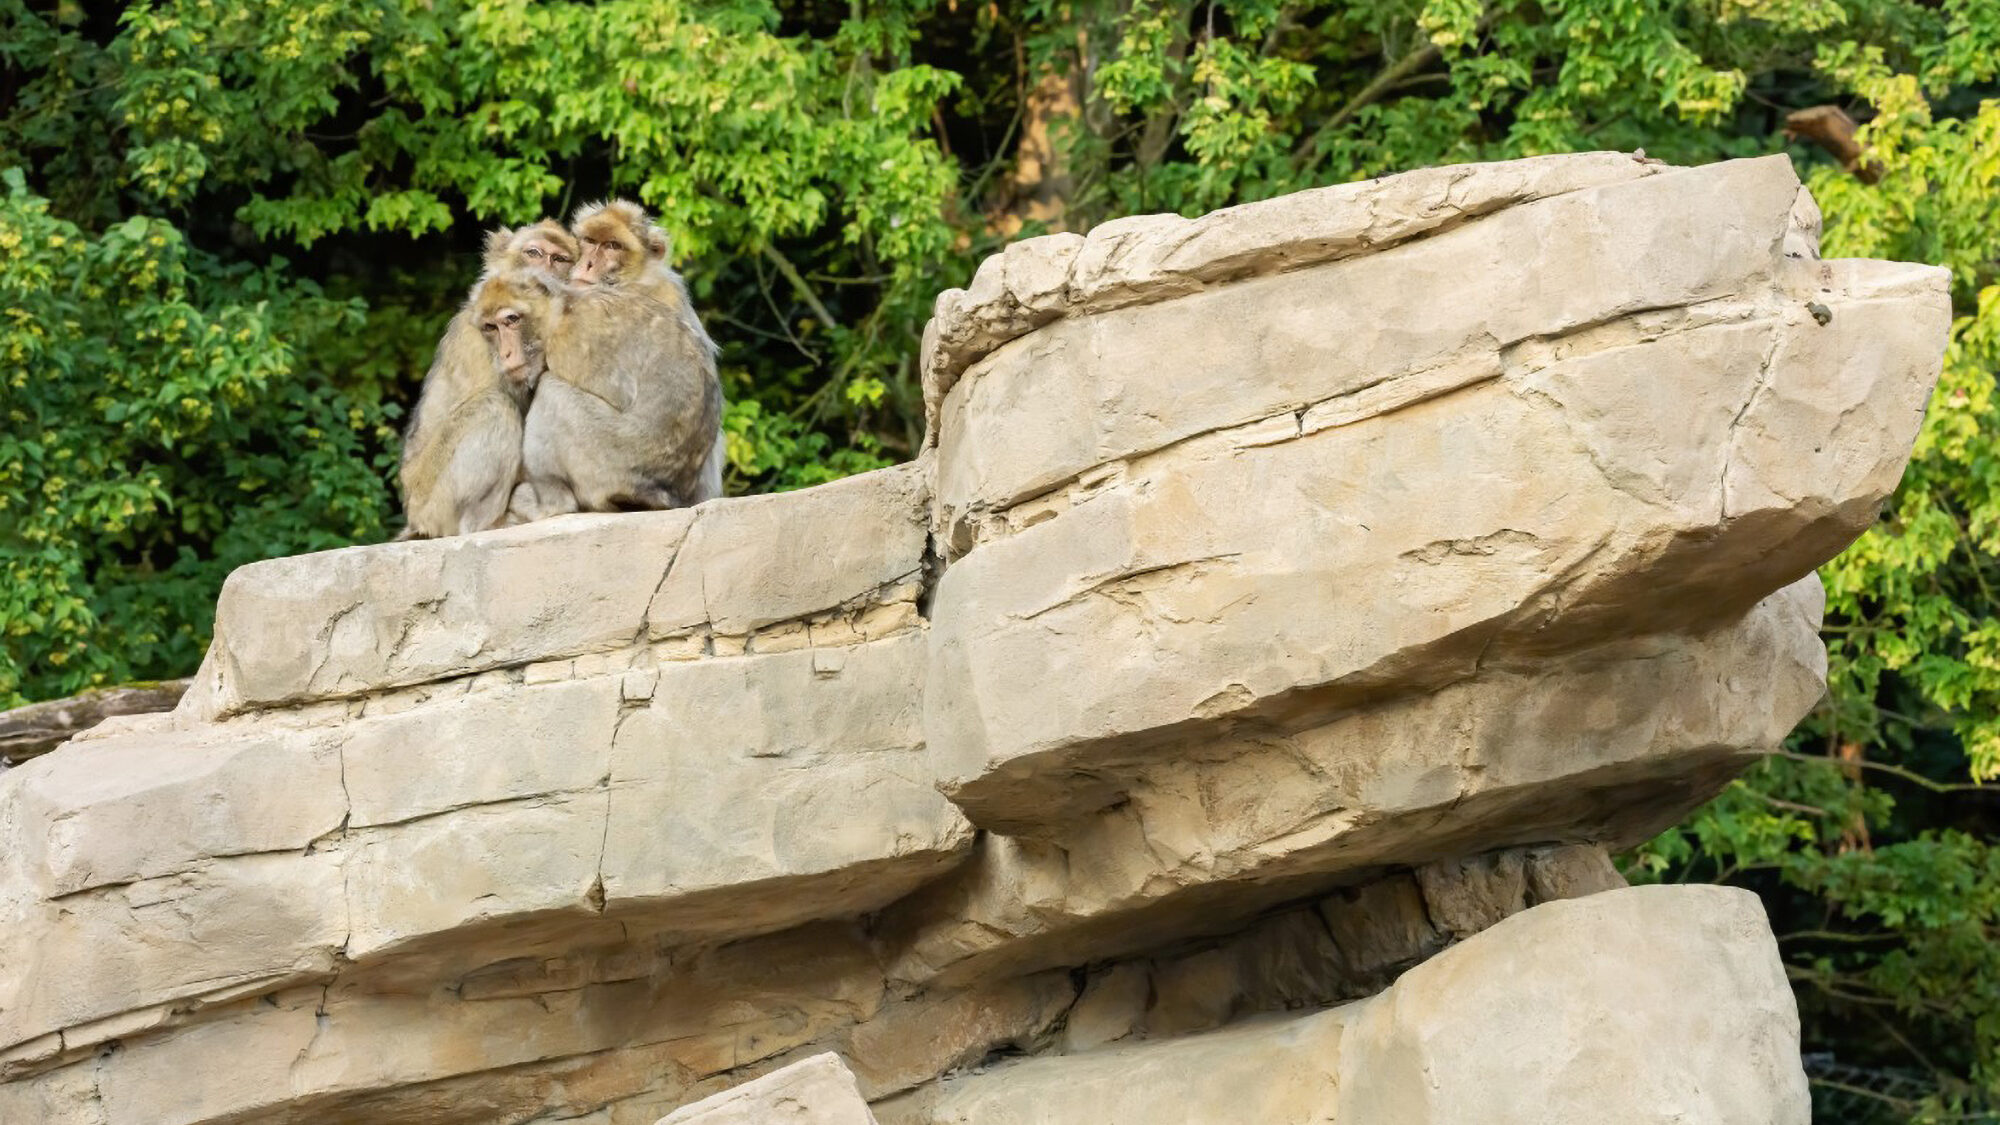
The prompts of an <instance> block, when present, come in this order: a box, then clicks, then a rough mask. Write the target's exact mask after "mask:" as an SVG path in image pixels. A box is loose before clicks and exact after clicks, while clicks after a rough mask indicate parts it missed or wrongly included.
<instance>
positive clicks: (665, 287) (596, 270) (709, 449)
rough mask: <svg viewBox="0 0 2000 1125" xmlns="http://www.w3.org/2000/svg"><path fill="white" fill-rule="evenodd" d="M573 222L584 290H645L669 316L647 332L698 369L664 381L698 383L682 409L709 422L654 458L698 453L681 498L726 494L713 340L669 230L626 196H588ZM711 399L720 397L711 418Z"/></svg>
mask: <svg viewBox="0 0 2000 1125" xmlns="http://www.w3.org/2000/svg"><path fill="white" fill-rule="evenodd" d="M570 229H571V230H572V232H573V233H574V234H575V235H576V238H577V242H578V244H579V246H580V253H581V257H580V258H579V259H578V262H577V271H576V275H575V278H574V280H575V281H576V282H577V283H578V287H579V291H580V292H583V293H590V292H595V291H605V290H609V291H614V292H618V293H622V294H626V295H633V296H641V297H644V298H646V299H647V300H649V301H651V302H653V305H654V308H655V313H656V315H660V316H663V317H664V318H665V323H663V324H659V325H651V326H649V328H648V331H650V332H652V333H654V334H655V335H656V337H657V341H658V346H659V347H660V348H661V349H662V354H664V355H668V356H674V357H679V360H680V362H684V363H686V364H688V365H689V366H690V367H691V368H692V371H690V372H677V373H675V377H674V378H672V379H668V380H666V381H665V384H662V385H666V384H673V385H682V384H685V385H688V386H695V385H697V384H698V385H699V388H700V393H699V394H694V395H689V396H687V397H685V398H683V400H682V401H681V402H680V404H679V410H680V415H688V414H694V415H699V416H700V417H701V418H703V419H708V421H707V422H706V423H705V425H706V428H704V429H701V430H698V431H687V433H686V436H683V437H678V438H674V439H672V440H676V441H686V442H691V443H693V448H691V449H686V450H672V451H653V452H652V453H650V454H648V457H649V458H650V459H651V460H652V461H654V462H658V463H662V464H663V463H666V462H673V463H676V464H677V463H679V462H680V461H681V460H683V459H685V457H686V456H690V455H697V454H698V463H699V466H700V471H699V472H698V473H697V476H696V478H695V479H694V480H692V481H677V482H676V483H675V484H674V485H673V490H674V497H675V499H676V503H677V504H698V503H700V502H702V501H703V500H708V499H712V498H714V497H717V496H720V495H722V464H723V462H722V449H723V443H722V413H721V402H722V386H721V382H720V380H719V379H718V377H717V373H716V368H715V357H716V347H715V341H714V340H712V339H710V338H709V335H708V332H707V330H706V329H704V328H703V327H702V324H701V319H700V317H698V316H696V315H695V311H694V302H693V301H691V300H690V299H689V298H688V292H687V285H686V283H685V282H683V281H682V280H681V276H680V274H679V273H677V272H675V270H674V268H673V265H672V263H671V262H670V261H669V253H670V250H671V244H670V242H669V240H668V238H667V236H666V233H665V232H664V231H662V230H660V228H659V227H657V226H655V225H654V224H653V222H652V220H651V219H650V218H648V217H647V215H646V211H645V209H644V208H642V207H640V206H639V205H638V204H636V203H634V202H632V201H631V200H626V199H614V200H610V201H608V202H600V203H590V204H586V205H584V206H583V207H580V208H578V209H577V211H576V213H575V215H574V216H572V218H571V221H570ZM614 321H615V318H612V319H608V320H606V321H605V323H606V326H607V328H609V327H611V326H612V324H613V323H614ZM604 343H605V346H607V347H609V346H612V345H611V344H610V343H609V342H604ZM589 381H590V380H589V379H588V378H587V377H586V378H584V379H583V380H582V382H583V383H588V382H589ZM573 382H574V380H573ZM711 402H712V403H714V407H713V416H712V418H711V417H710V409H711V407H710V404H711ZM548 409H555V407H553V406H551V407H550V408H548ZM669 413H671V412H669ZM680 415H676V416H675V418H674V420H673V422H672V423H671V427H670V428H672V429H673V430H674V431H676V432H680V431H683V430H685V426H684V425H683V423H684V422H685V421H686V418H684V417H681V416H680ZM663 417H664V415H663ZM570 428H572V427H571V425H570V424H569V423H567V422H565V423H563V424H561V425H556V424H555V420H553V419H552V420H550V424H549V425H545V426H543V427H541V429H543V430H547V431H549V432H554V431H556V430H559V429H560V430H565V431H567V430H569V429H570ZM529 429H530V431H531V432H530V434H529V436H528V441H529V443H530V444H531V445H532V444H533V443H534V442H535V441H536V433H535V432H534V431H536V430H537V427H536V426H535V425H534V424H533V419H532V418H531V419H530V427H529ZM527 456H528V458H529V460H530V461H534V460H535V454H534V453H533V452H530V453H529V454H528V455H527ZM532 475H533V474H532V473H530V476H532Z"/></svg>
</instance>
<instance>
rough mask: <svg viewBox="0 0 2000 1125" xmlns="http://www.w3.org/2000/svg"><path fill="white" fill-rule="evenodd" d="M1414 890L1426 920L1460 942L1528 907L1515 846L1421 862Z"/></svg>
mask: <svg viewBox="0 0 2000 1125" xmlns="http://www.w3.org/2000/svg"><path fill="white" fill-rule="evenodd" d="M1417 886H1419V887H1421V888H1422V889H1423V892H1424V909H1425V912H1426V913H1428V914H1429V915H1430V918H1431V921H1432V922H1433V923H1435V924H1436V925H1437V927H1438V928H1439V929H1441V930H1443V931H1444V932H1445V933H1447V934H1449V935H1451V936H1452V937H1453V938H1456V939H1458V940H1461V941H1462V940H1464V939H1466V938H1469V937H1471V936H1472V935H1473V934H1476V933H1478V932H1480V931H1481V930H1485V929H1488V928H1490V927H1492V926H1493V925H1494V924H1495V923H1497V922H1499V921H1500V920H1501V919H1503V918H1506V917H1509V916H1511V915H1514V914H1518V913H1520V912H1521V911H1523V910H1526V909H1527V908H1528V864H1527V860H1526V858H1525V857H1524V856H1523V855H1522V854H1521V851H1520V850H1519V849H1516V848H1506V849H1502V850H1500V851H1497V852H1487V853H1485V854H1483V855H1474V856H1466V857H1463V858H1461V859H1451V860H1443V861H1440V862H1438V863H1427V864H1425V865H1424V866H1422V867H1419V868H1417Z"/></svg>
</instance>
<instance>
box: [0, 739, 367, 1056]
mask: <svg viewBox="0 0 2000 1125" xmlns="http://www.w3.org/2000/svg"><path fill="white" fill-rule="evenodd" d="M37 764H39V763H37ZM25 768H26V767H24V769H25ZM341 883H342V864H341V857H340V856H339V855H338V854H334V853H327V852H320V853H317V854H313V855H298V854H291V853H274V854H268V855H246V856H236V857H233V858H229V859H217V860H211V861H208V862H207V863H205V864H202V865H200V866H198V867H195V868H192V869H189V870H186V871H182V872H179V873H176V874H173V875H167V876H162V877H160V878H154V879H144V880H140V881H137V882H132V883H124V884H119V885H116V886H108V887H100V888H97V889H94V890H90V891H84V892H80V893H78V894H74V895H69V896H65V897H64V898H62V899H60V900H59V901H54V902H40V903H36V904H34V905H32V906H30V907H28V908H27V909H21V910H9V911H8V916H7V917H6V918H4V919H0V922H4V924H5V932H6V934H7V940H8V952H9V955H8V956H7V958H6V959H5V960H4V961H0V1049H6V1048H10V1047H13V1046H15V1045H16V1044H19V1043H22V1042H25V1041H27V1040H30V1039H35V1038H38V1037H40V1036H43V1035H46V1034H48V1033H49V1032H52V1031H57V1030H62V1029H65V1028H78V1027H80V1026H81V1025H84V1024H87V1023H90V1022H92V1021H98V1020H103V1019H106V1018H108V1017H114V1016H121V1015H123V1014H125V1013H128V1012H134V1011H137V1010H140V1009H145V1008H148V1007H151V1006H155V1005H167V1004H176V1005H181V1006H185V1007H194V1006H196V1002H197V1001H200V1000H202V999H204V998H206V997H210V996H214V995H217V994H225V995H242V994H244V993H245V992H247V991H252V990H273V989H278V988H282V987H285V986H287V985H292V984H297V983H301V982H305V981H311V980H320V979H324V978H325V977H327V976H328V975H330V973H331V972H332V970H333V968H334V966H335V964H336V961H337V957H338V955H339V951H340V949H341V947H342V946H343V945H344V944H345V943H346V940H347V908H346V903H345V902H344V901H343V900H342V889H341ZM78 1038H79V1039H81V1040H84V1041H88V1037H87V1036H78Z"/></svg>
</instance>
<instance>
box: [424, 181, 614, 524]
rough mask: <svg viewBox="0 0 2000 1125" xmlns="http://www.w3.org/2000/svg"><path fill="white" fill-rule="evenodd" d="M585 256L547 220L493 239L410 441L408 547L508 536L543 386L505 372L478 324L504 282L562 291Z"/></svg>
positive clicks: (429, 381) (441, 346) (447, 335)
mask: <svg viewBox="0 0 2000 1125" xmlns="http://www.w3.org/2000/svg"><path fill="white" fill-rule="evenodd" d="M576 256H577V246H576V241H575V239H573V238H571V237H570V234H569V232H568V231H566V230H564V229H563V227H562V224H561V223H558V222H555V221H554V220H551V219H544V220H542V221H541V222H539V223H536V224H534V225H533V226H527V227H522V228H520V229H518V230H508V229H505V228H502V229H500V230H496V231H494V232H493V233H491V234H490V235H488V236H487V239H486V256H485V265H484V270H483V272H482V273H481V275H480V281H479V283H478V284H476V285H475V286H474V287H473V289H472V291H471V293H470V294H468V296H467V298H466V302H465V305H464V306H463V307H462V308H460V309H459V311H458V313H457V315H455V316H453V317H452V319H451V323H450V324H449V325H447V326H446V328H445V332H444V337H443V338H442V339H441V340H439V341H438V347H437V353H436V355H435V356H434V357H433V358H432V360H431V369H430V372H429V373H428V374H426V375H425V376H424V389H423V393H422V395H421V396H420V397H419V398H418V400H417V406H416V409H415V410H413V411H411V414H410V425H409V429H408V430H407V431H406V432H405V433H404V435H403V460H402V465H401V471H400V475H401V478H402V484H403V509H404V511H405V513H406V514H407V527H406V528H405V529H404V531H403V533H402V535H401V536H400V538H405V539H411V538H417V539H427V538H434V537H437V536H444V535H466V534H470V533H471V532H475V531H484V530H486V529H487V528H491V527H498V526H499V525H500V524H501V522H502V520H503V518H504V517H505V516H506V514H507V505H508V502H509V500H510V499H511V497H512V494H513V490H514V486H515V484H516V482H517V481H518V479H519V477H520V471H521V439H522V433H523V427H524V420H525V416H526V413H527V408H528V399H529V395H530V393H531V392H532V390H533V389H534V388H533V383H532V382H531V381H523V380H520V379H509V378H506V377H505V376H504V375H503V374H502V372H501V371H500V370H499V369H498V368H497V367H496V366H495V364H494V360H493V355H492V351H491V349H490V348H489V346H488V344H487V340H486V334H485V332H484V331H483V330H482V327H481V325H480V324H479V323H478V322H477V318H476V317H475V315H474V311H473V310H474V306H475V305H477V304H479V302H480V300H481V291H482V290H483V289H484V287H485V286H486V284H487V283H488V282H490V281H492V280H493V279H494V278H496V277H498V276H500V275H502V274H505V273H510V272H520V271H525V272H527V273H532V274H537V275H541V276H545V277H547V278H548V279H550V280H551V281H553V282H560V281H561V280H562V279H565V278H567V277H568V276H569V273H570V269H571V267H572V266H573V265H574V264H575V262H576Z"/></svg>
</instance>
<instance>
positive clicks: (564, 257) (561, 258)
mask: <svg viewBox="0 0 2000 1125" xmlns="http://www.w3.org/2000/svg"><path fill="white" fill-rule="evenodd" d="M555 259H556V261H558V262H560V263H562V264H563V265H569V264H570V263H571V262H573V261H575V260H576V259H574V258H572V257H570V256H569V255H568V254H557V255H556V256H555Z"/></svg>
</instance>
